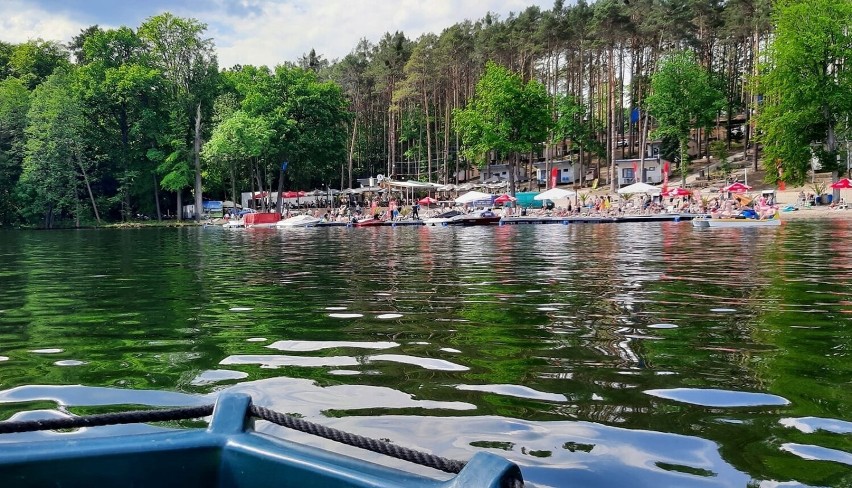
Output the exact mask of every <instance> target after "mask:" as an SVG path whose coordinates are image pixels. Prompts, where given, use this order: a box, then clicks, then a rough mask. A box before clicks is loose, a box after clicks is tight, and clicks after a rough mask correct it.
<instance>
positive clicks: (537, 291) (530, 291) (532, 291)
mask: <svg viewBox="0 0 852 488" xmlns="http://www.w3.org/2000/svg"><path fill="white" fill-rule="evenodd" d="M526 292H527V293H541V290H527V291H526Z"/></svg>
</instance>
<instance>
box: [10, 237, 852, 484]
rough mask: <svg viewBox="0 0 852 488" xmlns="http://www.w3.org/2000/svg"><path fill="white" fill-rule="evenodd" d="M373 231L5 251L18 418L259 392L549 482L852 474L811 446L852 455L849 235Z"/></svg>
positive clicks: (323, 417)
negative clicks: (503, 460)
mask: <svg viewBox="0 0 852 488" xmlns="http://www.w3.org/2000/svg"><path fill="white" fill-rule="evenodd" d="M364 230H365V229H340V228H332V229H305V230H304V232H294V233H284V232H278V231H276V230H275V229H269V230H257V231H254V230H253V231H246V232H222V231H221V230H218V229H204V230H202V229H178V230H175V229H149V230H139V231H136V230H132V231H97V232H95V231H81V232H51V233H26V232H23V233H4V234H2V236H0V276H2V280H3V281H2V283H3V286H4V293H3V294H2V295H0V311H2V312H0V355H1V356H0V388H2V391H0V415H2V417H3V418H8V417H10V416H13V415H19V412H21V411H27V410H29V411H33V412H36V411H38V412H45V411H50V410H45V406H44V405H43V404H41V403H39V402H44V401H48V402H55V403H56V404H57V405H58V406H57V411H62V410H66V409H70V410H71V411H74V410H75V409H77V408H78V407H88V406H98V405H108V404H141V405H164V404H169V405H182V404H196V403H197V402H201V403H206V402H208V401H209V400H211V399H212V398H213V396H215V394H216V392H217V391H219V390H221V389H223V388H233V389H244V390H245V391H248V392H251V393H252V395H253V396H255V401H257V402H258V403H259V404H262V405H268V406H272V407H274V408H277V409H280V410H282V411H286V412H299V413H301V414H303V415H305V416H308V417H315V418H316V419H317V420H320V421H322V422H323V423H333V424H335V425H337V426H341V427H344V428H350V430H353V431H356V432H357V433H361V434H365V435H375V436H376V437H384V438H390V439H395V440H398V441H399V442H406V443H411V444H412V447H419V448H423V449H426V450H429V451H431V452H436V453H438V454H441V455H445V456H448V457H458V458H466V457H469V455H470V454H471V453H472V452H473V451H475V450H478V449H493V450H494V452H498V451H499V453H502V454H504V455H507V456H509V457H511V458H513V459H516V460H518V461H519V463H520V464H522V466H523V469H524V474H525V476H526V477H527V478H528V479H530V480H532V481H533V482H535V483H539V484H542V485H545V486H563V485H566V484H569V482H570V484H572V485H577V486H613V485H618V484H625V485H629V486H744V485H746V484H748V483H751V484H752V485H754V486H800V485H814V486H836V485H841V484H842V483H844V482H847V481H852V480H849V478H848V477H849V474H848V465H847V464H844V462H843V460H844V459H845V458H843V456H842V455H840V456H838V455H828V454H826V453H824V452H821V453H817V454H818V455H811V456H810V457H808V455H809V454H808V453H811V454H813V453H814V451H812V450H810V449H809V448H806V447H802V446H814V447H821V448H824V449H832V450H834V451H837V452H838V453H841V454H842V453H845V452H847V451H850V450H852V449H850V447H849V446H848V443H846V444H844V443H843V442H844V441H842V440H838V439H837V437H838V436H839V435H845V434H844V433H848V428H846V427H844V426H845V425H846V424H848V423H849V422H850V421H852V418H850V417H849V415H850V413H849V412H852V397H850V395H849V393H848V392H847V390H848V388H845V386H848V378H849V377H850V375H852V362H850V361H849V359H850V358H849V354H850V344H852V337H850V332H849V331H850V328H849V324H850V322H852V298H850V295H849V292H848V290H849V289H852V287H850V285H852V250H850V248H849V246H845V245H842V244H840V243H842V242H844V241H845V242H848V241H849V238H850V237H852V230H850V228H849V227H848V225H847V224H845V223H843V224H841V223H829V224H825V225H822V224H819V225H818V224H813V223H807V222H805V223H798V222H796V223H791V224H790V225H785V226H784V227H782V228H781V229H774V230H776V231H777V232H764V229H731V230H724V229H722V231H723V232H718V233H717V232H712V233H710V232H701V233H696V232H694V231H693V230H692V228H691V227H690V226H689V225H688V224H687V225H681V224H674V223H665V224H644V225H642V224H637V225H632V224H630V225H568V226H562V225H559V226H555V225H554V226H517V227H516V226H504V227H499V228H479V229H477V228H436V229H425V228H380V229H370V230H369V231H368V232H362V231H364ZM826 250H830V252H829V253H827V252H826ZM270 349H273V350H274V351H272V352H282V353H284V354H269V353H270V352H271V351H270ZM36 351H40V352H36ZM47 351H49V352H47ZM385 352H388V353H387V354H386V353H385ZM80 363H82V364H80ZM70 365H74V366H73V367H69V366H70ZM73 385H83V386H73ZM646 392H655V393H657V394H658V396H652V395H650V394H647V393H646ZM162 395H165V396H162ZM170 395H171V396H170ZM716 395H722V396H723V397H724V398H722V399H721V400H720V399H719V398H717V397H716ZM456 415H458V416H459V417H455V416H456ZM0 441H2V440H0ZM308 442H318V441H308ZM782 445H784V446H786V447H785V448H782V447H781V446H782ZM791 446H792V447H791ZM803 453H804V454H805V455H802V454H803Z"/></svg>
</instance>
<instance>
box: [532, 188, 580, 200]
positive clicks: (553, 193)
mask: <svg viewBox="0 0 852 488" xmlns="http://www.w3.org/2000/svg"><path fill="white" fill-rule="evenodd" d="M574 195H576V193H575V192H573V191H571V190H565V189H563V188H551V189H550V190H547V191H545V192H543V193H539V194H538V195H536V196H534V197H533V199H535V200H564V199H566V198H568V197H573V196H574Z"/></svg>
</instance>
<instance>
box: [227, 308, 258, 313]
mask: <svg viewBox="0 0 852 488" xmlns="http://www.w3.org/2000/svg"><path fill="white" fill-rule="evenodd" d="M251 310H254V309H253V308H252V307H231V308H229V309H228V311H229V312H249V311H251Z"/></svg>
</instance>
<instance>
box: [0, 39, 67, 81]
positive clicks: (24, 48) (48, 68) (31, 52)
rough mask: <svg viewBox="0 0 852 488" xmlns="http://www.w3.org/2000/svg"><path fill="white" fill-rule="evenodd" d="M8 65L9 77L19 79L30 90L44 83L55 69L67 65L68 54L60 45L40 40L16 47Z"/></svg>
mask: <svg viewBox="0 0 852 488" xmlns="http://www.w3.org/2000/svg"><path fill="white" fill-rule="evenodd" d="M8 63H9V70H10V72H11V75H12V76H16V77H17V78H20V80H21V81H23V82H24V84H26V85H27V87H28V88H30V89H33V88H35V87H36V86H37V85H38V84H39V83H41V82H42V81H44V79H45V78H47V77H48V76H50V75H51V73H53V71H54V70H55V69H56V68H60V67H61V68H66V67H68V65H69V63H68V52H67V51H66V50H65V48H64V47H62V45H61V44H59V43H58V42H54V41H44V40H42V39H36V40H32V41H28V42H25V43H23V44H19V45H17V46H16V47H15V48H14V49H13V50H12V52H11V55H10V56H9V61H8Z"/></svg>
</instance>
